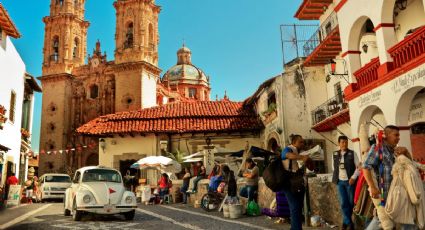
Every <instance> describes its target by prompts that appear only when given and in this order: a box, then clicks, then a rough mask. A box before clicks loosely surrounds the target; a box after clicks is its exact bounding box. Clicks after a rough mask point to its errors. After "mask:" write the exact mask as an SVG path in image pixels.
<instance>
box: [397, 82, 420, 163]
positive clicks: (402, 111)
mask: <svg viewBox="0 0 425 230" xmlns="http://www.w3.org/2000/svg"><path fill="white" fill-rule="evenodd" d="M396 120H397V125H399V126H407V127H410V130H409V131H410V133H408V134H410V144H411V147H412V156H413V158H415V159H422V158H425V87H423V86H417V87H413V88H411V89H409V90H408V91H406V92H405V93H404V94H403V95H402V97H401V98H400V101H399V105H398V107H397V112H396Z"/></svg>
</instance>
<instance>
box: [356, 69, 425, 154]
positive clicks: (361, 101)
mask: <svg viewBox="0 0 425 230" xmlns="http://www.w3.org/2000/svg"><path fill="white" fill-rule="evenodd" d="M424 87H425V64H422V65H420V66H418V67H417V68H415V69H413V70H410V71H408V72H406V73H404V74H402V75H400V76H399V77H397V78H395V79H394V80H391V81H389V82H386V83H385V84H383V85H381V86H379V87H377V88H375V89H373V90H371V91H369V92H367V93H365V94H363V95H361V96H359V97H357V98H355V99H353V100H351V101H350V108H358V109H352V110H350V117H351V129H352V132H353V133H357V134H358V132H359V128H360V124H361V123H364V122H368V121H370V120H371V118H372V117H373V118H374V119H376V120H377V121H378V122H379V123H381V125H382V126H384V127H385V125H396V126H401V127H403V126H408V125H409V117H410V113H411V105H412V100H413V98H414V96H415V95H416V93H417V92H418V91H419V90H420V89H422V88H424ZM377 110H378V111H382V114H381V115H377V114H376V113H375V111H377ZM384 121H385V122H384ZM415 122H425V119H422V118H418V119H416V120H415ZM367 130H369V131H371V130H372V129H371V128H369V127H368V129H367ZM400 133H401V140H400V143H399V145H400V146H405V147H407V148H408V149H409V150H411V142H410V130H402V131H401V132H400ZM369 134H372V133H369ZM359 148H360V146H358V145H357V146H356V149H359Z"/></svg>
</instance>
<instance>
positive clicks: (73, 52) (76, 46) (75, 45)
mask: <svg viewBox="0 0 425 230" xmlns="http://www.w3.org/2000/svg"><path fill="white" fill-rule="evenodd" d="M78 43H79V42H78V38H75V39H74V47H73V49H72V57H73V58H77V57H78Z"/></svg>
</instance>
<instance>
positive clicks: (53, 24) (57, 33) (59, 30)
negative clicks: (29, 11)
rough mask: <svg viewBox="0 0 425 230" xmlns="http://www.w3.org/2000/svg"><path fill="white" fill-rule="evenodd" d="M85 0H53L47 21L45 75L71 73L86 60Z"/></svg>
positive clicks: (45, 18)
mask: <svg viewBox="0 0 425 230" xmlns="http://www.w3.org/2000/svg"><path fill="white" fill-rule="evenodd" d="M84 4H85V0H51V2H50V15H49V16H46V17H44V18H43V22H44V24H45V29H44V30H45V33H44V48H43V75H51V74H59V73H71V71H72V69H73V68H74V67H78V66H80V65H83V64H84V59H85V57H86V53H87V28H88V27H89V24H90V23H89V22H87V21H84Z"/></svg>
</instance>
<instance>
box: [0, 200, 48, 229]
mask: <svg viewBox="0 0 425 230" xmlns="http://www.w3.org/2000/svg"><path fill="white" fill-rule="evenodd" d="M43 205H45V204H40V203H37V204H28V205H27V204H24V205H20V206H16V207H13V208H6V209H3V210H1V211H0V225H3V224H5V223H7V222H9V221H11V220H13V219H15V218H16V217H18V216H22V215H24V214H26V213H28V212H31V211H33V210H36V209H38V208H40V207H42V206H43Z"/></svg>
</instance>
